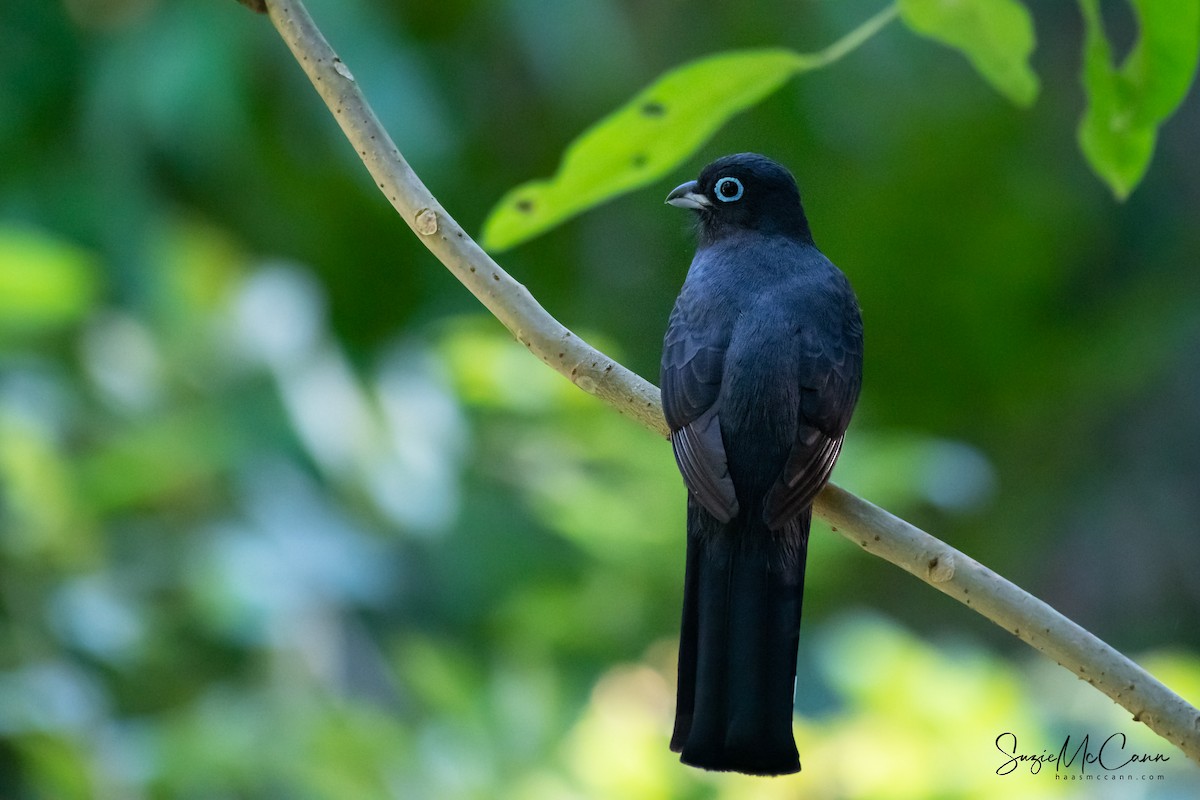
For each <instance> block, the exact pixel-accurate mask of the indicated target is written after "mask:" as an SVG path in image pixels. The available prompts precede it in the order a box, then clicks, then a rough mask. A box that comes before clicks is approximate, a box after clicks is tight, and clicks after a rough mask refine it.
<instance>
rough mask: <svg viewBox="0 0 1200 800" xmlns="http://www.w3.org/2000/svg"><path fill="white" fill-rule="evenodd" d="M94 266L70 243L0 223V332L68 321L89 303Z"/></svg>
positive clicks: (18, 330) (92, 286)
mask: <svg viewBox="0 0 1200 800" xmlns="http://www.w3.org/2000/svg"><path fill="white" fill-rule="evenodd" d="M95 288H96V265H95V263H94V261H93V259H92V257H91V256H90V255H88V254H87V253H86V252H84V251H83V250H81V249H79V248H77V247H75V246H74V245H70V244H67V243H65V242H62V241H59V240H57V239H52V238H50V237H48V236H46V235H44V234H40V233H36V232H34V231H31V230H25V229H22V228H3V227H0V335H2V334H4V333H9V332H27V331H36V330H41V329H44V328H53V327H57V326H60V325H63V324H67V323H70V322H73V321H75V320H77V319H79V318H80V317H82V316H83V314H84V313H86V312H87V310H88V309H89V308H90V307H91V305H92V302H93V300H94V297H95Z"/></svg>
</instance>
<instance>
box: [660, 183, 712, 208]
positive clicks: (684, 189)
mask: <svg viewBox="0 0 1200 800" xmlns="http://www.w3.org/2000/svg"><path fill="white" fill-rule="evenodd" d="M667 205H669V206H678V207H679V208H694V209H701V208H708V207H709V206H711V205H712V203H711V202H709V199H708V198H707V197H705V196H704V195H703V194H701V193H700V187H699V186H698V185H697V184H696V182H695V181H688V182H687V183H681V184H679V185H678V186H676V187H675V188H674V189H672V190H671V193H670V194H669V195H667Z"/></svg>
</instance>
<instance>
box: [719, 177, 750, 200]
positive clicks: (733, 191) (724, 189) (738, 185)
mask: <svg viewBox="0 0 1200 800" xmlns="http://www.w3.org/2000/svg"><path fill="white" fill-rule="evenodd" d="M713 188H714V190H715V191H716V193H717V199H718V200H720V201H721V202H722V203H732V202H734V201H735V200H741V199H742V191H743V189H742V182H741V181H739V180H738V179H737V178H721V180H719V181H717V185H716V186H715V187H713Z"/></svg>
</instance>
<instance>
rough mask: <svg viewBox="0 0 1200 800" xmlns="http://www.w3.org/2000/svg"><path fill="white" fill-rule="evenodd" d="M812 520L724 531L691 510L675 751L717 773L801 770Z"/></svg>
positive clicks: (740, 525) (736, 525) (804, 517)
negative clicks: (798, 685)
mask: <svg viewBox="0 0 1200 800" xmlns="http://www.w3.org/2000/svg"><path fill="white" fill-rule="evenodd" d="M810 518H811V514H810V512H809V511H805V512H804V513H803V514H801V515H800V516H799V517H797V518H796V519H795V520H793V521H792V522H790V523H789V524H788V525H786V526H785V527H784V528H783V529H782V530H779V531H776V532H770V531H768V529H767V526H766V524H765V523H763V522H761V521H760V520H751V521H750V522H749V523H747V522H746V521H745V519H744V518H740V521H739V520H734V521H733V522H731V523H729V524H727V525H721V523H719V522H717V520H716V519H714V518H713V517H712V516H711V515H709V514H708V512H706V511H704V510H703V509H702V508H700V507H699V506H697V505H695V504H689V508H688V541H687V571H686V577H685V586H684V605H683V626H682V632H681V635H680V642H679V686H678V695H677V706H676V714H675V731H674V734H673V735H672V737H671V749H672V750H675V751H676V752H679V753H681V760H682V761H683V762H684V763H686V764H691V765H692V766H696V767H702V768H704V769H710V770H720V771H732V772H744V773H747V774H751V775H785V774H790V773H793V772H798V771H799V769H800V759H799V755H798V754H797V752H796V743H795V740H794V739H793V737H792V702H793V698H794V694H795V680H796V648H797V644H798V642H799V634H800V611H801V601H802V597H803V592H804V559H805V551H806V549H807V543H808V528H809V521H810Z"/></svg>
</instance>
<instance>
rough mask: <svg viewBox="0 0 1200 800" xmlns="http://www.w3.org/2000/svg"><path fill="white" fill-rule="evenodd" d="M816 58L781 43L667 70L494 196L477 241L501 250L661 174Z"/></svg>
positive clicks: (730, 53)
mask: <svg viewBox="0 0 1200 800" xmlns="http://www.w3.org/2000/svg"><path fill="white" fill-rule="evenodd" d="M816 62H817V57H815V56H806V55H802V54H799V53H793V52H791V51H789V50H779V49H763V50H743V51H734V52H728V53H720V54H718V55H714V56H709V57H707V58H702V59H700V60H698V61H693V62H691V63H689V64H685V65H684V66H682V67H679V68H677V69H674V70H672V71H670V72H668V73H667V74H665V75H663V76H662V77H661V78H659V79H658V80H657V81H655V82H654V83H653V84H651V85H650V86H648V87H647V88H646V89H644V90H643V91H642V92H640V93H639V94H638V95H637V96H635V97H634V98H633V99H632V100H630V101H629V102H628V103H627V104H626V105H625V106H623V107H622V108H620V109H618V110H617V111H615V112H613V113H612V114H611V115H609V116H608V117H606V118H605V119H602V120H601V121H600V122H598V123H596V125H595V126H593V127H592V128H590V129H589V130H587V131H586V132H585V133H584V134H583V135H582V136H580V137H579V138H578V139H576V140H575V141H574V142H573V143H572V144H571V145H570V146H569V147H568V148H567V151H566V153H565V154H564V155H563V159H562V163H561V165H560V166H559V168H558V172H557V173H555V175H554V177H552V178H550V179H548V180H538V181H530V182H529V183H525V184H522V185H520V186H518V187H516V188H515V189H513V190H512V191H510V192H508V193H507V194H506V195H505V196H504V197H503V198H501V200H500V202H499V203H497V204H496V207H495V208H493V209H492V212H491V214H490V215H489V216H488V218H487V221H486V222H485V223H484V226H483V244H484V247H486V248H488V249H489V250H492V251H499V250H504V249H507V248H509V247H512V246H513V245H516V244H519V243H521V242H523V241H526V240H527V239H531V238H533V237H534V236H537V235H538V234H540V233H542V232H543V231H545V230H547V229H548V228H551V227H553V226H554V225H557V224H558V223H560V222H562V221H563V220H565V219H567V218H569V217H572V216H574V215H576V214H578V213H580V212H581V211H585V210H586V209H588V208H591V207H592V206H595V205H598V204H599V203H601V202H603V201H605V200H608V199H610V198H612V197H615V196H616V195H619V194H621V193H623V192H627V191H630V190H632V189H636V188H638V187H640V186H645V185H646V184H648V183H650V182H651V181H654V180H656V179H658V178H661V177H662V176H663V175H665V174H666V173H667V172H669V171H670V170H671V169H672V168H674V167H675V166H677V165H678V164H679V163H681V162H682V161H683V160H684V159H686V158H687V157H688V156H690V155H691V154H692V153H693V152H695V151H696V150H697V149H698V148H699V147H700V146H701V145H703V144H704V142H706V141H708V139H709V138H710V137H711V136H712V135H713V134H714V133H716V131H717V130H718V129H719V128H720V127H721V126H722V125H724V124H725V122H726V121H728V120H729V118H730V117H732V116H734V115H735V114H737V113H738V112H740V111H744V110H745V109H747V108H749V107H750V106H753V105H754V104H755V103H757V102H759V101H760V100H762V99H763V98H764V97H766V96H767V95H769V94H770V93H771V92H773V91H775V90H776V89H778V88H779V86H780V85H782V84H783V83H784V81H786V80H787V79H788V78H790V77H791V76H792V75H794V74H796V73H797V72H799V71H802V70H804V69H808V68H812V67H813V66H816Z"/></svg>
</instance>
